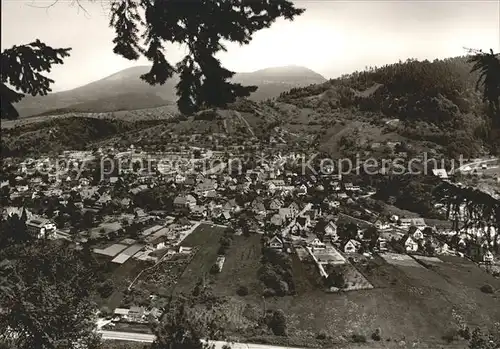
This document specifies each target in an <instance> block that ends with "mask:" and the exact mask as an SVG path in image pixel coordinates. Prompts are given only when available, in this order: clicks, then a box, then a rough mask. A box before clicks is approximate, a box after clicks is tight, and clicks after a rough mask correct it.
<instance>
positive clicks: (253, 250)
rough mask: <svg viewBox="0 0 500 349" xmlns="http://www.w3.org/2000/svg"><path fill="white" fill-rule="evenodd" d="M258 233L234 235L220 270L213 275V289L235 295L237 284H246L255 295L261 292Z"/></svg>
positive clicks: (260, 253)
mask: <svg viewBox="0 0 500 349" xmlns="http://www.w3.org/2000/svg"><path fill="white" fill-rule="evenodd" d="M260 238H261V237H260V235H251V236H249V237H244V236H235V237H234V239H233V242H232V244H231V247H230V248H229V250H228V251H227V254H226V260H225V262H224V267H223V268H222V271H221V272H220V273H219V274H217V275H215V277H214V285H215V286H214V291H215V292H216V293H217V294H220V295H227V296H229V295H235V294H236V289H237V288H238V286H246V287H247V288H248V290H249V293H250V294H252V295H255V296H260V295H261V294H262V289H261V285H260V282H259V280H258V275H257V272H258V270H259V268H260V266H261V264H260V259H261V256H262V252H261V242H260Z"/></svg>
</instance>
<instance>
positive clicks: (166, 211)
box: [1, 146, 500, 331]
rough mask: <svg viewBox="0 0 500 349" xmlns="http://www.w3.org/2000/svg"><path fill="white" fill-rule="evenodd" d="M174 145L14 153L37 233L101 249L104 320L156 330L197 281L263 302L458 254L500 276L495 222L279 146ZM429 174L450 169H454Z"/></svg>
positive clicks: (17, 195) (344, 287)
mask: <svg viewBox="0 0 500 349" xmlns="http://www.w3.org/2000/svg"><path fill="white" fill-rule="evenodd" d="M176 150H177V151H167V152H162V153H151V152H149V153H148V152H147V151H144V150H141V149H137V148H135V147H134V146H130V147H127V148H124V149H120V150H117V149H113V148H108V149H103V148H100V149H96V150H94V151H65V152H64V153H62V154H61V155H60V156H59V157H58V158H57V160H54V159H50V158H40V159H30V160H25V161H23V162H20V163H19V162H17V163H16V162H15V161H14V160H12V161H9V159H6V161H5V162H4V164H6V165H5V168H4V171H6V172H7V173H8V174H9V180H7V181H5V182H3V183H2V184H1V186H2V189H1V190H2V197H3V200H4V205H3V206H4V215H5V216H7V217H10V218H12V217H15V219H20V220H23V221H25V224H26V228H27V230H28V231H29V232H31V233H33V234H34V235H36V236H37V237H38V238H40V239H62V240H67V241H70V242H71V243H72V244H74V246H75V248H77V249H82V248H87V249H91V252H92V254H93V256H94V258H95V259H96V260H97V261H98V262H99V264H100V265H101V267H102V273H101V274H100V275H98V276H97V278H98V280H99V282H100V283H99V293H100V298H99V299H97V300H96V303H97V304H98V306H99V311H100V317H101V319H100V328H102V329H104V330H106V329H108V330H109V329H118V330H122V331H129V330H130V331H137V327H139V331H147V330H145V329H144V328H145V327H144V328H143V329H142V330H141V329H140V328H141V326H142V325H145V324H147V323H148V322H150V321H151V320H152V319H153V320H154V319H159V318H160V317H161V315H162V307H163V306H164V305H165V304H166V303H165V302H167V300H168V299H169V297H171V296H172V295H173V294H176V293H177V292H191V290H192V288H193V287H194V288H196V287H199V286H200V283H201V284H202V285H208V284H212V286H211V287H215V290H216V291H215V293H216V294H219V295H223V296H235V295H238V296H239V297H244V296H246V295H248V294H249V293H252V292H258V293H259V294H258V296H257V295H256V299H258V302H261V300H260V298H261V297H264V298H265V299H273V298H274V299H277V298H279V297H286V296H289V295H296V294H299V293H301V292H302V293H304V294H305V293H308V292H313V291H310V289H309V288H311V289H314V290H315V291H314V292H317V291H320V292H323V293H324V294H325V295H326V296H328V295H331V296H333V295H332V294H335V293H346V292H347V293H350V292H357V291H361V290H372V289H377V288H381V287H382V288H384V287H391V285H395V283H396V282H398V281H397V280H395V279H392V280H383V281H382V278H383V277H382V276H381V275H378V274H376V275H374V274H373V270H375V269H376V268H377V266H378V267H382V268H384V267H385V266H390V267H395V268H403V269H404V268H410V269H411V268H415V269H428V270H434V267H435V266H437V268H439V266H443V265H446V264H450V265H451V267H449V268H452V267H453V265H454V264H455V263H458V264H467V268H482V269H484V270H485V271H486V272H487V273H489V274H491V278H492V279H491V280H493V278H494V277H498V275H499V269H500V264H499V263H498V261H499V259H498V256H496V255H494V253H493V252H494V251H495V247H496V246H497V245H498V242H499V237H498V234H497V233H496V231H495V228H494V227H468V228H466V229H462V230H459V231H457V229H455V227H456V225H454V224H453V222H452V221H446V220H438V219H427V218H426V217H420V216H418V215H415V214H411V212H408V211H404V210H398V209H396V208H394V210H393V211H391V210H387V209H384V210H383V211H382V210H380V207H379V211H377V208H375V209H374V208H373V205H367V204H366V203H367V202H368V203H369V202H370V200H371V197H372V196H374V195H375V194H376V190H375V189H374V188H373V187H371V186H370V185H369V184H367V183H366V182H363V181H361V180H359V177H360V176H356V175H354V176H353V175H350V174H346V175H341V174H338V173H336V172H335V171H334V170H333V169H329V170H327V171H323V172H316V171H314V165H313V166H312V167H310V168H309V167H308V166H303V164H302V163H298V162H297V159H298V156H297V155H296V154H294V153H286V151H283V150H280V151H279V152H276V151H273V152H270V153H269V154H267V155H266V156H263V157H262V159H259V160H258V161H255V159H250V160H248V158H246V160H245V161H244V162H243V163H242V162H241V161H239V160H238V161H236V160H234V159H238V158H240V157H241V158H245V154H242V153H236V154H231V153H230V152H228V151H227V150H226V151H217V150H209V149H204V148H198V147H186V148H185V149H184V150H182V151H179V149H176ZM165 159H167V160H168V161H161V160H165ZM236 163H238V164H237V166H236ZM61 164H64V166H65V167H62V165H61ZM146 164H147V165H146ZM233 165H235V166H233ZM304 169H305V170H304ZM443 171H444V172H443ZM431 177H432V174H431ZM433 177H434V178H435V179H436V180H446V181H448V180H449V179H448V175H447V173H446V171H445V170H434V176H433ZM435 206H436V208H437V210H441V211H445V210H446V207H445V206H444V205H442V204H441V205H440V204H438V203H436V204H435ZM375 207H377V206H375ZM386 208H387V207H386ZM458 219H459V220H460V217H458ZM488 229H491V230H490V234H491V235H490V237H489V238H487V237H486V236H487V234H488V233H487V231H488ZM491 237H493V240H492V238H491ZM494 239H496V241H494ZM252 259H253V260H252ZM226 269H227V270H226ZM411 270H413V269H411ZM463 276H464V275H461V277H463ZM446 277H449V276H448V275H447V276H446ZM218 278H219V279H218ZM300 278H303V279H304V280H302V281H298V279H300ZM209 280H211V281H209ZM219 282H220V285H221V286H220V289H221V290H222V289H223V290H222V291H220V292H218V291H217V288H218V286H217V285H218V283H219ZM302 283H304V284H307V286H303V285H302V286H301V284H302ZM479 286H483V285H479ZM228 288H229V289H228ZM301 288H302V289H301ZM485 292H486V291H485ZM367 297H369V296H368V295H367ZM264 303H265V302H264ZM264 306H265V305H264ZM236 322H238V321H236ZM239 322H241V321H239ZM235 326H236V328H240V327H241V324H236V325H235Z"/></svg>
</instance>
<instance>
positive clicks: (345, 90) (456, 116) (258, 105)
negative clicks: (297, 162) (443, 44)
mask: <svg viewBox="0 0 500 349" xmlns="http://www.w3.org/2000/svg"><path fill="white" fill-rule="evenodd" d="M469 71H470V65H469V64H467V63H466V57H457V58H451V59H446V60H435V61H433V62H429V61H424V62H418V61H414V60H408V61H406V62H399V63H395V64H391V65H387V66H384V67H380V68H371V69H370V70H368V71H364V72H355V73H352V74H349V75H345V76H342V77H341V78H338V79H334V80H330V81H327V82H323V83H320V84H313V85H309V86H307V87H302V88H293V89H291V90H290V91H288V92H284V93H282V94H281V95H280V96H279V98H277V99H276V100H273V101H265V102H252V101H249V100H246V101H245V100H242V101H240V102H238V103H234V104H233V105H231V106H229V107H228V109H227V110H219V111H217V112H216V113H217V116H216V117H214V118H211V119H210V118H209V119H199V118H198V116H195V117H191V118H189V119H186V118H184V119H183V118H179V117H176V118H174V119H173V120H171V121H168V122H166V123H167V124H168V131H167V130H164V131H165V132H163V131H161V132H159V133H158V134H156V132H155V136H154V137H155V140H154V142H153V143H154V144H158V145H160V144H161V143H162V142H163V141H166V138H165V137H167V136H168V137H170V134H169V133H171V134H181V133H182V134H185V135H188V134H190V133H191V134H196V133H197V134H207V133H220V134H225V137H226V138H228V140H227V143H230V142H231V140H230V138H231V137H235V135H236V136H238V137H241V139H240V140H241V141H242V142H244V141H245V138H248V136H250V137H252V136H253V135H255V137H257V138H259V139H260V141H261V142H263V144H269V142H270V140H271V139H274V140H276V139H278V140H280V141H279V142H281V143H282V144H283V142H284V143H285V144H286V145H287V147H288V148H289V149H290V148H295V149H296V150H297V151H301V152H304V151H306V149H311V150H312V149H315V150H320V151H322V152H326V153H328V154H330V155H331V156H335V157H346V156H347V157H351V156H355V155H356V154H364V155H363V156H374V157H387V156H394V155H395V154H398V153H401V152H404V153H406V154H407V156H408V157H414V156H421V155H422V154H424V153H427V155H428V157H429V158H430V157H437V158H438V159H441V158H446V159H457V158H458V157H459V156H460V155H462V156H463V157H464V158H471V157H477V156H481V155H484V154H487V153H491V152H494V151H497V150H498V149H499V147H498V141H499V140H498V139H495V137H494V135H492V134H491V133H488V131H487V130H488V129H487V123H486V118H485V106H484V103H483V102H482V100H481V98H480V97H481V96H480V93H479V92H477V91H476V90H475V81H476V78H477V77H476V76H474V75H471V74H470V73H469ZM266 74H267V77H266ZM280 74H282V72H280V70H279V69H278V70H275V71H274V72H273V71H271V72H269V71H267V72H264V73H262V74H261V75H260V76H261V78H262V77H263V76H264V78H265V79H268V78H269V76H270V77H271V78H273V79H277V80H276V81H278V80H279V79H282V80H279V81H282V82H283V81H285V80H283V79H284V78H283V77H280ZM287 74H288V73H287ZM286 76H288V77H290V76H292V75H291V74H288V75H286ZM245 79H247V80H246V81H248V82H250V83H255V80H254V81H249V80H248V79H249V78H248V76H247V77H246V78H245ZM265 79H264V80H260V81H267V80H265ZM292 81H293V78H292ZM288 82H290V80H288ZM109 101H111V102H109V103H113V98H110V99H109ZM103 102H105V100H103ZM167 109H168V110H167ZM167 109H165V107H160V108H156V109H145V110H144V112H142V111H134V112H113V113H103V114H95V113H93V114H81V113H67V114H63V115H65V117H68V116H80V117H82V116H83V117H98V118H107V119H113V118H116V119H121V120H132V121H134V120H150V119H156V120H158V119H169V118H172V117H173V116H175V111H174V110H175V108H173V107H172V106H169V107H168V108H167ZM233 111H238V112H239V113H240V114H241V116H242V118H240V117H239V116H238V114H236V113H233ZM202 114H203V113H202ZM31 119H32V118H29V119H24V120H26V121H27V120H31ZM37 120H38V121H40V120H43V117H42V118H41V119H39V118H37ZM19 121H21V120H19ZM17 124H19V122H18V123H17ZM248 124H250V125H251V129H252V131H253V134H252V132H250V131H248V130H249V129H250V128H249V127H248ZM4 125H6V123H5V122H3V123H2V127H4ZM11 126H13V125H11ZM234 130H236V131H237V132H234ZM7 137H9V138H11V137H14V138H15V136H13V135H7ZM168 137H167V138H168ZM100 141H105V139H102V140H100ZM130 141H131V140H130ZM12 142H13V143H14V144H15V143H16V142H15V139H12ZM124 142H125V143H126V142H127V141H124ZM141 142H143V143H144V144H143V145H148V144H149V143H151V139H150V138H148V137H144V141H141ZM304 142H305V143H304ZM388 142H389V143H388ZM393 142H399V143H401V144H400V145H398V147H396V148H394V146H389V144H394V143H393ZM122 143H123V142H122ZM139 143H140V142H139ZM151 144H152V143H151ZM138 145H141V144H138ZM153 146H156V145H153ZM302 147H305V148H302Z"/></svg>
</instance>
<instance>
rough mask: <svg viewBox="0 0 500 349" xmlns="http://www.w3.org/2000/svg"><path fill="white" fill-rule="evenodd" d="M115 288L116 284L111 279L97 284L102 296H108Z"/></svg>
mask: <svg viewBox="0 0 500 349" xmlns="http://www.w3.org/2000/svg"><path fill="white" fill-rule="evenodd" d="M113 290H114V285H113V282H112V281H111V280H105V281H103V282H102V283H101V284H99V285H98V286H97V292H99V295H100V296H101V298H108V297H109V296H111V294H112V293H113Z"/></svg>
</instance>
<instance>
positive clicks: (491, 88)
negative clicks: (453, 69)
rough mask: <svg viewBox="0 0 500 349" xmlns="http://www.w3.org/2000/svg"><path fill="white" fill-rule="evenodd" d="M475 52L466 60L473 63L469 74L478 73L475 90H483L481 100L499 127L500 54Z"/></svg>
mask: <svg viewBox="0 0 500 349" xmlns="http://www.w3.org/2000/svg"><path fill="white" fill-rule="evenodd" d="M472 52H475V54H474V55H473V56H471V57H470V58H469V60H468V62H469V63H473V66H472V69H471V72H478V73H479V78H478V80H477V85H476V88H477V89H479V87H482V88H483V100H484V101H485V102H487V103H488V105H489V108H490V111H491V113H492V116H495V118H494V120H493V122H494V123H495V124H496V125H500V120H499V118H500V54H498V53H493V50H490V52H489V53H486V52H482V51H472Z"/></svg>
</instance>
